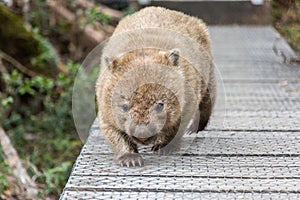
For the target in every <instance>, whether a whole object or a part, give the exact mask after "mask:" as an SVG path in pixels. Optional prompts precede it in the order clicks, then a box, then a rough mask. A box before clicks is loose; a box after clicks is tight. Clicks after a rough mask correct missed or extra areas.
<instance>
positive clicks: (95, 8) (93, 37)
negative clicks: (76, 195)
mask: <svg viewBox="0 0 300 200" xmlns="http://www.w3.org/2000/svg"><path fill="white" fill-rule="evenodd" d="M51 2H52V3H51ZM53 2H54V3H53ZM116 2H117V3H116ZM100 3H101V4H100ZM103 6H109V7H110V9H108V10H107V9H105V12H104V10H103ZM272 6H273V13H272V16H273V23H274V26H275V27H276V29H277V30H278V31H279V32H280V33H281V34H283V35H284V36H285V37H286V39H287V41H288V42H289V43H290V44H291V46H292V47H293V48H294V49H295V51H296V52H297V53H298V55H299V52H300V25H299V24H300V23H299V22H300V0H273V1H272ZM105 8H107V7H105ZM136 9H137V7H136V5H135V4H132V3H129V1H124V0H123V1H112V0H96V1H89V0H61V1H49V0H48V1H47V0H37V1H28V0H0V23H1V25H0V40H1V42H0V126H2V127H3V128H4V130H5V131H6V133H7V134H8V136H9V137H10V139H11V141H12V144H13V146H14V147H15V148H16V150H17V151H18V153H19V155H20V157H21V159H22V162H23V165H24V166H25V168H26V170H27V172H28V174H29V175H30V176H31V178H32V179H33V180H34V181H35V182H36V183H37V185H38V189H39V198H41V199H57V198H58V197H59V194H60V193H61V192H62V189H63V187H64V185H65V183H66V181H67V179H68V176H69V173H70V170H71V168H72V164H73V163H74V161H75V159H76V157H77V156H78V154H79V152H80V149H81V147H82V143H81V141H80V139H79V137H78V135H77V133H76V130H75V127H74V122H73V118H72V89H73V84H74V79H75V76H76V73H77V70H78V69H79V67H80V63H81V62H82V61H83V59H84V58H85V56H86V55H87V54H88V53H89V52H90V50H92V49H93V48H94V47H95V46H96V45H97V44H98V43H100V42H101V41H103V40H105V39H106V38H108V37H109V36H110V35H111V33H112V32H113V30H114V27H115V26H116V25H117V23H118V21H119V20H120V19H121V18H122V17H123V16H125V15H128V14H131V13H133V12H135V10H136ZM20 192H21V191H20V190H19V189H18V181H17V180H16V179H15V178H14V176H13V175H12V170H11V169H10V167H9V166H8V165H7V164H6V162H5V155H4V153H3V151H2V149H1V147H0V199H1V198H2V199H5V198H10V199H14V198H15V199H20V196H22V195H20V194H19V193H20Z"/></svg>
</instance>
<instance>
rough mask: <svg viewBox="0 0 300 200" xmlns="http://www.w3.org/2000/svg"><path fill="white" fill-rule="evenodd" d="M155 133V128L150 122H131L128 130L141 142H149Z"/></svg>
mask: <svg viewBox="0 0 300 200" xmlns="http://www.w3.org/2000/svg"><path fill="white" fill-rule="evenodd" d="M156 134H157V133H156V128H155V127H154V126H152V125H151V124H148V125H144V124H138V125H137V124H132V125H131V127H130V131H129V135H130V136H131V137H132V138H133V139H135V140H137V141H139V142H141V143H148V142H151V141H152V140H153V139H154V138H155V137H156Z"/></svg>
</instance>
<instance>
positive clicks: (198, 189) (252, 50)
mask: <svg viewBox="0 0 300 200" xmlns="http://www.w3.org/2000/svg"><path fill="white" fill-rule="evenodd" d="M210 33H211V38H212V46H213V55H214V58H215V62H216V65H217V68H218V70H219V72H220V74H219V76H218V79H219V90H218V93H219V100H218V102H217V106H216V109H215V112H214V116H213V118H212V120H211V122H210V124H209V126H208V128H207V130H206V131H203V132H200V133H199V134H197V135H196V136H195V135H192V136H188V137H186V138H185V142H187V144H190V143H188V142H189V141H192V144H191V145H190V146H189V148H188V149H183V150H182V151H181V152H178V153H175V154H172V155H170V156H157V155H152V154H151V153H150V147H146V148H142V154H143V157H144V158H145V164H146V165H145V166H144V167H142V168H130V169H128V168H122V167H118V166H116V165H114V164H113V161H112V158H113V156H112V153H111V151H110V149H109V148H108V145H107V144H106V142H105V141H104V139H103V137H102V135H101V132H100V130H99V128H98V126H97V123H95V125H94V126H93V127H92V128H91V131H90V136H89V138H88V140H87V143H86V144H85V145H84V147H83V149H82V151H81V154H80V156H79V157H78V159H77V161H76V163H75V165H74V168H73V171H72V174H71V176H70V178H69V180H68V183H67V185H66V187H65V189H64V191H63V193H62V195H61V199H63V200H67V199H300V66H297V65H289V64H284V63H283V62H282V58H281V57H279V56H277V55H276V54H275V53H274V51H273V45H274V40H275V38H276V37H277V36H278V33H277V32H276V31H275V30H274V29H273V28H272V27H270V26H261V27H254V26H252V27H238V26H213V27H210ZM275 46H276V49H279V50H280V51H281V52H283V53H284V54H285V55H287V56H292V55H293V52H292V51H291V49H290V48H289V46H288V45H287V44H286V43H285V42H284V41H283V40H279V41H278V42H277V44H276V45H275Z"/></svg>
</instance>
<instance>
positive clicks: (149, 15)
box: [114, 7, 210, 52]
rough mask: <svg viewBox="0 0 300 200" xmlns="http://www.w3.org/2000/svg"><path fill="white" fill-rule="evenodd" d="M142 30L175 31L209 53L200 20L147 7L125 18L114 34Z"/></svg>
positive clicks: (207, 42)
mask: <svg viewBox="0 0 300 200" xmlns="http://www.w3.org/2000/svg"><path fill="white" fill-rule="evenodd" d="M143 28H163V29H169V30H173V31H176V32H178V33H180V34H183V35H185V36H188V37H190V38H192V39H194V40H196V41H197V42H198V43H199V44H201V46H202V47H204V49H205V50H207V51H208V52H210V41H209V35H208V30H207V28H206V26H205V24H204V23H203V21H202V20H200V19H197V18H195V17H191V16H188V15H185V14H183V13H181V12H177V11H172V10H168V9H165V8H161V7H148V8H145V9H142V10H141V11H139V12H137V13H134V14H132V15H130V16H127V17H125V18H124V19H123V20H121V21H120V23H119V25H118V26H117V28H116V30H115V32H114V34H119V33H122V32H125V31H129V30H134V29H143Z"/></svg>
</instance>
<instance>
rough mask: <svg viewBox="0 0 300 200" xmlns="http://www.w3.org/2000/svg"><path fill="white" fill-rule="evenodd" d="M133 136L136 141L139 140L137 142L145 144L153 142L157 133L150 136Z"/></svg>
mask: <svg viewBox="0 0 300 200" xmlns="http://www.w3.org/2000/svg"><path fill="white" fill-rule="evenodd" d="M131 137H132V138H133V139H134V140H135V141H137V142H139V143H141V144H144V145H147V144H150V143H151V142H153V141H154V140H155V139H156V135H154V136H151V137H148V138H137V137H134V136H131Z"/></svg>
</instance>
